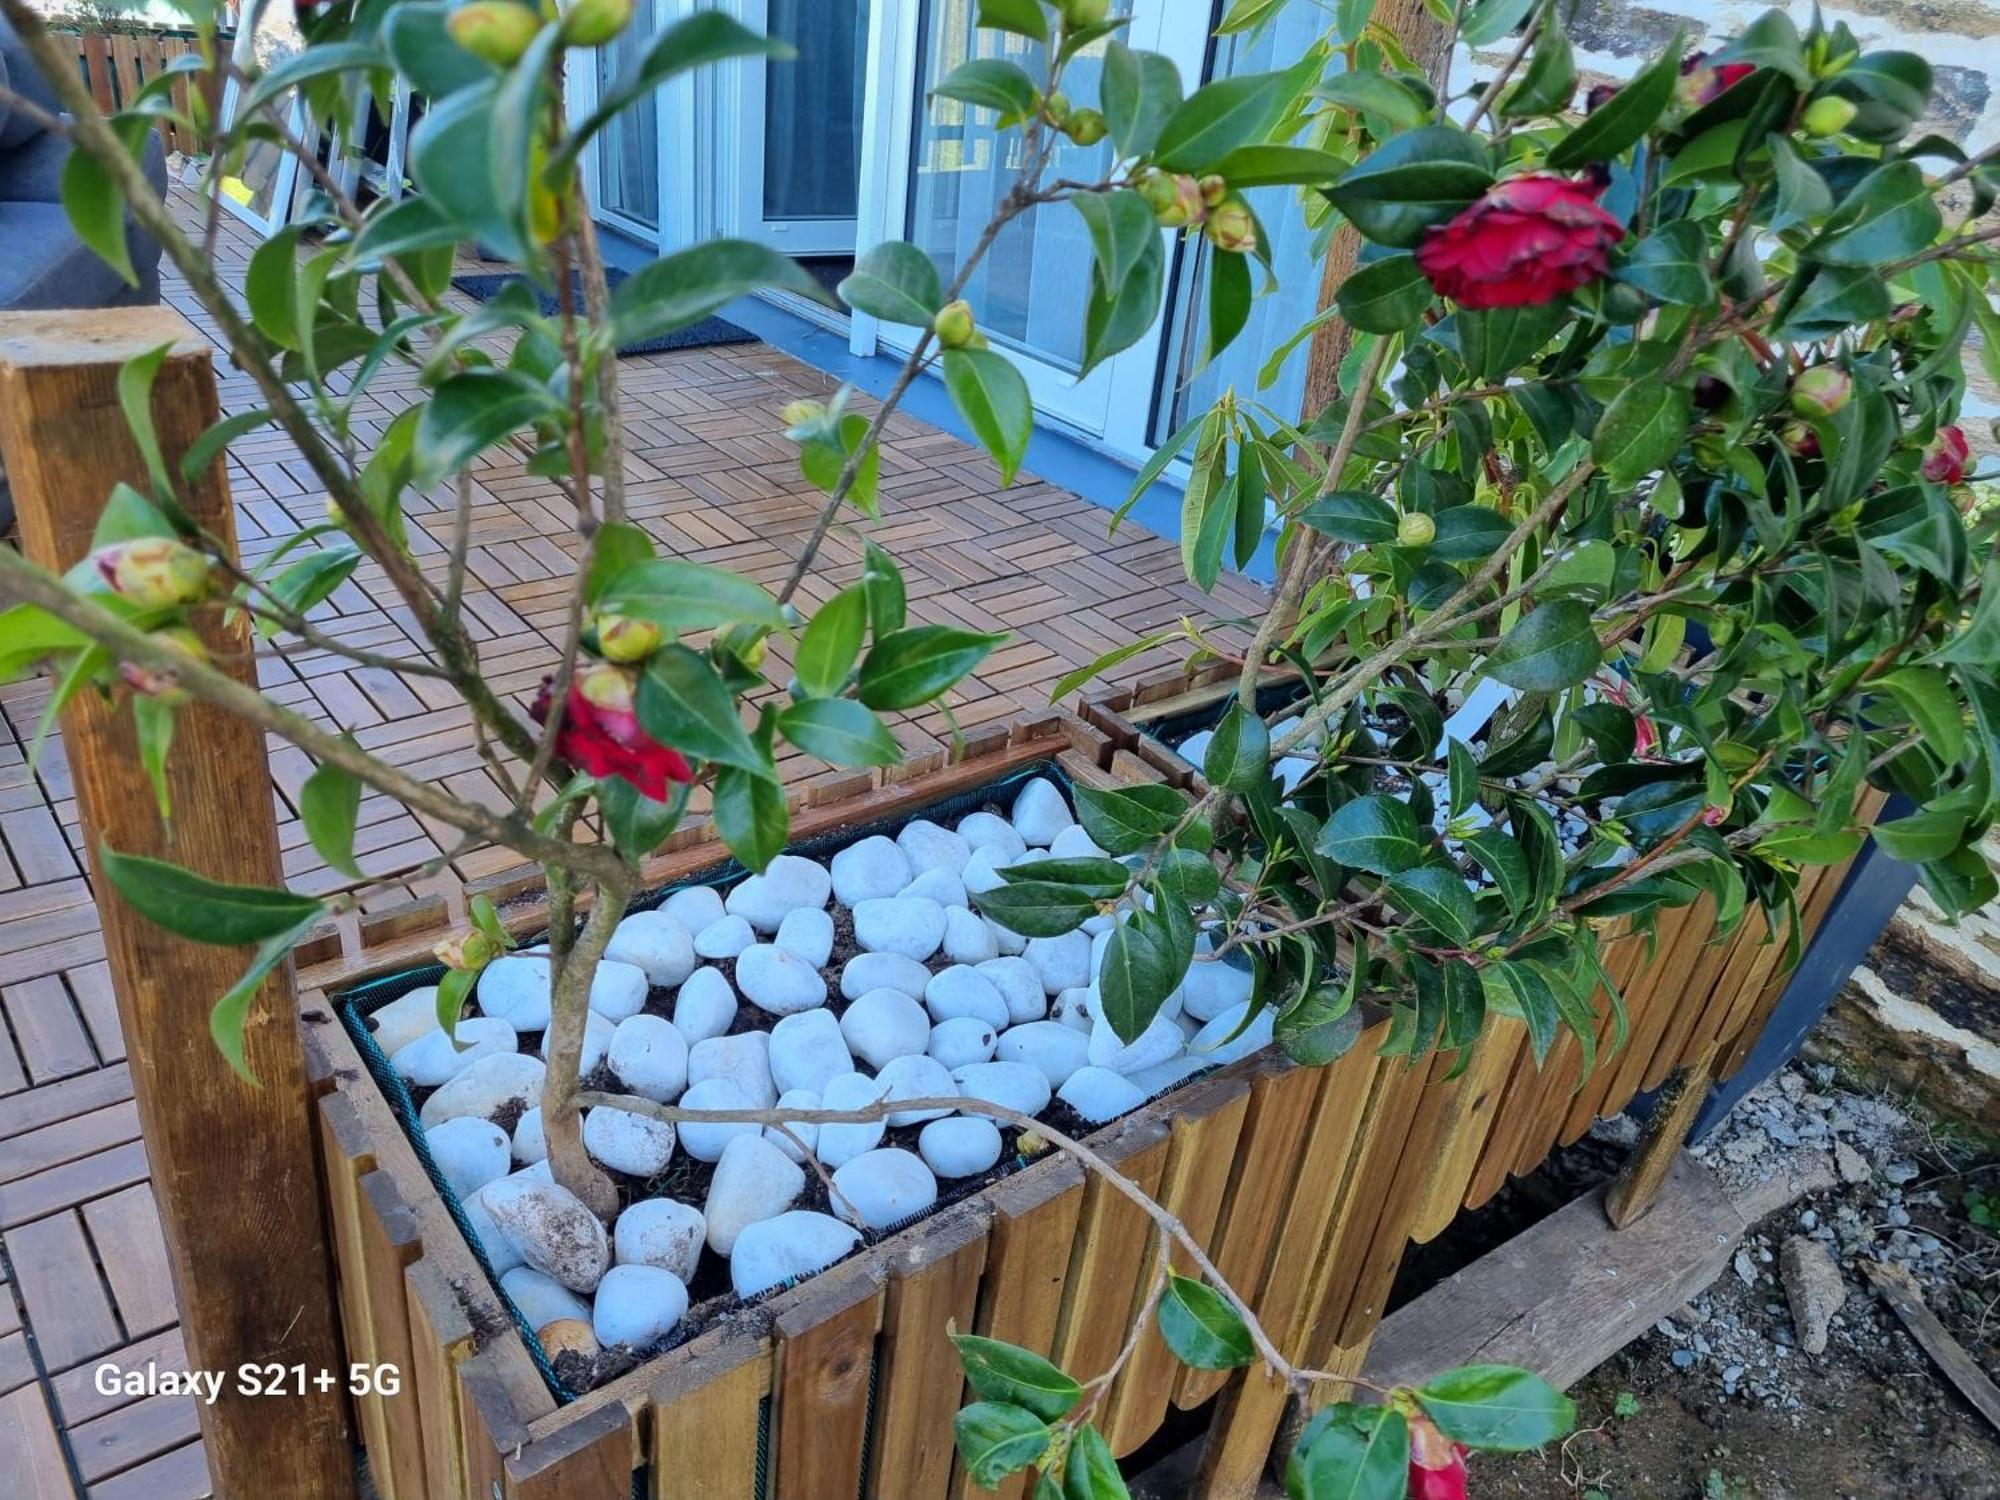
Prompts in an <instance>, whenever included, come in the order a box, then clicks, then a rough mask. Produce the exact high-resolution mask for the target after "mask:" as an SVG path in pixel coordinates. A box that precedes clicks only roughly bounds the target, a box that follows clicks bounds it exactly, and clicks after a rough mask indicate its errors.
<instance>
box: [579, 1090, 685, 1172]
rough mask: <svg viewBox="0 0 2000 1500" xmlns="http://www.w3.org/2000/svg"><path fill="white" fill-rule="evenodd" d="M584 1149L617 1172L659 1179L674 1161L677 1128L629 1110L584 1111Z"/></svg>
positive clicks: (600, 1108) (601, 1109) (603, 1106)
mask: <svg viewBox="0 0 2000 1500" xmlns="http://www.w3.org/2000/svg"><path fill="white" fill-rule="evenodd" d="M583 1149H584V1150H586V1151H588V1152H589V1153H590V1154H591V1155H592V1156H593V1157H595V1158H596V1159H597V1160H598V1161H600V1162H602V1163H603V1164H604V1165H605V1166H607V1167H609V1168H611V1170H612V1171H614V1172H623V1173H625V1174H626V1175H627V1176H630V1177H656V1176H658V1175H659V1174H660V1173H661V1172H664V1171H666V1169H667V1163H668V1162H670V1161H672V1160H673V1158H674V1127H673V1126H671V1125H669V1124H668V1123H667V1122H666V1121H665V1120H654V1119H650V1118H648V1117H647V1116H645V1115H641V1114H634V1113H633V1112H632V1111H631V1110H629V1109H613V1108H611V1107H610V1106H609V1105H599V1106H598V1107H597V1108H596V1109H592V1110H587V1111H585V1112H584V1116H583Z"/></svg>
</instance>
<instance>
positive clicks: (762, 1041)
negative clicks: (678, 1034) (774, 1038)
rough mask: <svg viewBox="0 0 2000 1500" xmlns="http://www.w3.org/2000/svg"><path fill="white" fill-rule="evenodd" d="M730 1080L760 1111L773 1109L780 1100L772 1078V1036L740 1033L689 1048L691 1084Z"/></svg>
mask: <svg viewBox="0 0 2000 1500" xmlns="http://www.w3.org/2000/svg"><path fill="white" fill-rule="evenodd" d="M710 1078H726V1079H728V1080H729V1081H730V1082H731V1083H733V1084H735V1085H736V1086H737V1087H738V1088H740V1089H741V1090H743V1097H744V1098H746V1099H748V1100H749V1101H750V1102H751V1103H752V1104H754V1105H756V1106H757V1107H758V1108H759V1109H769V1108H770V1107H771V1106H772V1105H773V1104H775V1103H777V1100H778V1088H777V1084H776V1083H775V1082H774V1081H773V1079H772V1077H771V1033H770V1032H768V1031H739V1032H738V1033H737V1034H736V1035H734V1036H712V1037H710V1038H709V1039H708V1040H707V1041H705V1042H696V1043H695V1044H694V1045H693V1046H692V1047H690V1048H688V1082H689V1083H690V1084H696V1083H702V1082H704V1081H706V1080H707V1079H710Z"/></svg>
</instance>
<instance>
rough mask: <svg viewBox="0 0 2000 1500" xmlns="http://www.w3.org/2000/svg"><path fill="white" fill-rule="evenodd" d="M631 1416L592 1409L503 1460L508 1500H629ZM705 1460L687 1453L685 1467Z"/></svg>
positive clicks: (618, 1409)
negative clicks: (505, 1467) (505, 1470)
mask: <svg viewBox="0 0 2000 1500" xmlns="http://www.w3.org/2000/svg"><path fill="white" fill-rule="evenodd" d="M638 1457H639V1452H638V1433H637V1432H636V1431H635V1429H634V1427H633V1424H632V1414H631V1413H630V1412H628V1411H627V1410H626V1409H625V1408H624V1407H623V1406H620V1405H618V1404H616V1403H615V1402H614V1403H612V1404H610V1405H607V1406H599V1407H595V1408H593V1409H592V1410H590V1411H588V1412H585V1413H582V1414H581V1415H579V1416H577V1417H576V1418H574V1419H573V1420H571V1421H568V1422H565V1423H563V1425H562V1426H561V1427H560V1428H558V1429H557V1430H556V1431H555V1432H553V1433H551V1434H549V1435H548V1436H547V1437H541V1438H536V1439H535V1441H534V1442H532V1443H530V1444H528V1446H527V1447H525V1448H523V1449H522V1450H521V1451H520V1452H519V1453H516V1454H513V1455H512V1456H510V1457H509V1458H508V1460H507V1491H506V1493H507V1500H630V1496H631V1494H632V1471H633V1469H634V1468H635V1467H637V1464H638ZM705 1462H707V1455H706V1453H702V1454H701V1455H700V1456H698V1457H697V1456H695V1455H689V1456H688V1467H690V1468H692V1467H694V1466H695V1465H696V1464H700V1463H705Z"/></svg>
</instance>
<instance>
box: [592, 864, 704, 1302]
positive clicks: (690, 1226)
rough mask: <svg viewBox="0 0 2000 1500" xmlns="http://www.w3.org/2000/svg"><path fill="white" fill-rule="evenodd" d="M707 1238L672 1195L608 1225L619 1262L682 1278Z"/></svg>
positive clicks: (698, 1219) (646, 1201)
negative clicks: (649, 1267) (670, 1273)
mask: <svg viewBox="0 0 2000 1500" xmlns="http://www.w3.org/2000/svg"><path fill="white" fill-rule="evenodd" d="M703 889H706V887H703ZM707 1239H708V1221H707V1220H706V1219H704V1218H702V1216H701V1210H700V1209H698V1208H696V1207H695V1206H694V1205H693V1204H692V1203H680V1202H676V1201H675V1200H674V1199H672V1198H641V1199H640V1200H639V1201H638V1202H637V1203H634V1204H633V1205H632V1206H631V1207H630V1208H628V1209H626V1210H625V1212H623V1213H622V1214H620V1215H619V1216H618V1222H617V1223H616V1224H614V1225H613V1226H612V1227H611V1250H612V1254H613V1256H614V1257H615V1259H616V1260H617V1263H618V1264H619V1265H621V1266H658V1267H659V1268H660V1269H661V1270H662V1271H671V1272H673V1273H674V1275H676V1276H678V1277H680V1279H681V1280H682V1281H684V1282H687V1281H692V1280H694V1272H695V1267H696V1266H698V1265H700V1264H701V1247H702V1245H703V1244H704V1243H706V1241H707Z"/></svg>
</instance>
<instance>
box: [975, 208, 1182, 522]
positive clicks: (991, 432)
mask: <svg viewBox="0 0 2000 1500" xmlns="http://www.w3.org/2000/svg"><path fill="white" fill-rule="evenodd" d="M1156 243H1157V242H1156ZM944 385H945V390H946V391H947V392H948V393H949V394H950V396H951V404H952V405H953V406H955V407H957V408H958V414H959V415H960V416H962V417H964V418H965V422H966V425H967V426H968V427H970V428H971V429H972V435H973V436H974V437H975V438H977V439H978V440H979V445H980V446H981V447H982V448H984V449H985V450H986V451H987V453H988V454H990V455H991V456H992V459H993V462H994V463H996V464H998V465H999V466H1000V483H1001V484H1002V485H1003V486H1005V485H1010V484H1012V483H1013V482H1014V475H1015V474H1016V473H1017V472H1018V471H1019V470H1020V467H1021V460H1022V459H1023V458H1025V457H1027V453H1028V439H1029V438H1030V437H1031V436H1032V435H1033V433H1034V429H1035V405H1034V401H1033V399H1032V398H1031V397H1030V396H1029V394H1028V382H1027V381H1025V380H1023V379H1022V378H1021V372H1020V371H1019V370H1017V369H1015V368H1014V366H1013V364H1012V363H1011V362H1010V361H1009V360H1008V359H1007V357H1006V356H1005V355H1004V354H1001V353H999V352H997V351H995V350H992V349H951V350H947V351H946V352H945V356H944Z"/></svg>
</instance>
